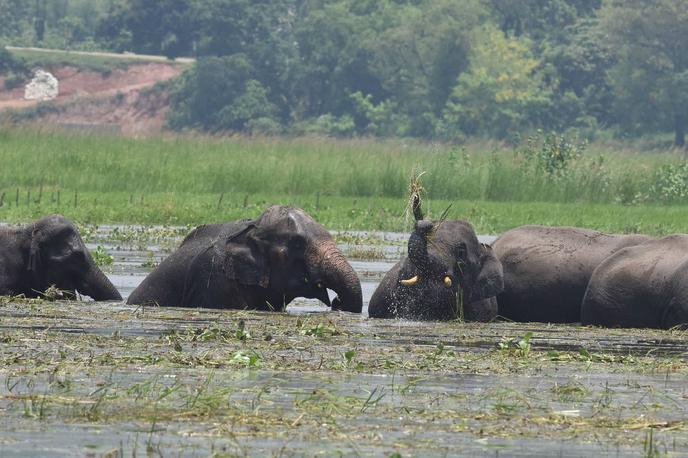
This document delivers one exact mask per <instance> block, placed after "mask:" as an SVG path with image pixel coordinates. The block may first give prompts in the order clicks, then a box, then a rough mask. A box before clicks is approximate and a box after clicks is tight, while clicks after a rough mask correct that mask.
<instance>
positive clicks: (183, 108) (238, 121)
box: [169, 54, 276, 131]
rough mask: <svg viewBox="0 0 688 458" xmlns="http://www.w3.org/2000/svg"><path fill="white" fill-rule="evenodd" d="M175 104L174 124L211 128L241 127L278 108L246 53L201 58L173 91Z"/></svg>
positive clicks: (272, 113)
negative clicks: (258, 79) (257, 76)
mask: <svg viewBox="0 0 688 458" xmlns="http://www.w3.org/2000/svg"><path fill="white" fill-rule="evenodd" d="M172 108H173V109H172V113H171V116H170V118H169V124H170V126H171V127H172V128H176V129H181V128H184V127H199V128H202V129H204V130H210V131H220V130H233V131H241V130H243V129H244V128H245V127H246V124H247V123H248V122H249V121H251V120H253V119H258V118H270V117H271V116H273V115H274V113H275V111H276V107H275V106H274V105H273V104H272V103H270V101H269V100H268V97H267V91H266V89H265V88H264V87H263V86H262V85H261V83H260V82H259V81H257V80H256V79H255V70H254V69H253V67H252V66H251V63H250V61H249V59H248V57H247V56H245V55H243V54H234V55H232V56H223V57H203V58H200V59H199V61H198V63H197V65H196V67H195V68H194V69H192V70H190V71H188V72H187V73H186V74H185V75H184V77H183V79H182V80H181V81H180V82H179V84H178V86H177V88H176V89H175V91H174V93H173V94H172Z"/></svg>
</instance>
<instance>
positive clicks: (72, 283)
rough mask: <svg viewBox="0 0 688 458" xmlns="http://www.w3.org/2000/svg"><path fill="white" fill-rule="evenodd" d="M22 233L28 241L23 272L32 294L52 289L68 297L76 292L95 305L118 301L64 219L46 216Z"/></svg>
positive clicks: (106, 279) (74, 229) (74, 231)
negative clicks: (29, 282) (27, 279)
mask: <svg viewBox="0 0 688 458" xmlns="http://www.w3.org/2000/svg"><path fill="white" fill-rule="evenodd" d="M24 231H25V238H26V239H28V240H29V241H30V242H29V244H28V245H29V250H28V262H27V267H26V268H27V270H28V271H29V273H30V276H31V290H32V292H33V293H42V292H44V291H45V290H46V289H47V288H48V287H50V286H51V285H55V286H56V287H57V288H58V289H60V290H62V291H64V292H65V293H66V294H67V296H71V297H74V295H75V291H78V292H79V293H81V294H84V295H87V296H90V297H91V298H93V299H94V300H97V301H99V300H121V299H122V296H120V294H119V292H118V291H117V289H115V287H114V285H113V284H112V283H111V282H110V280H108V278H107V277H106V276H105V274H103V272H102V271H101V270H100V269H99V268H98V266H97V265H96V263H95V261H94V260H93V257H92V256H91V253H90V252H89V251H88V249H87V248H86V246H85V245H84V242H83V240H82V239H81V236H80V235H79V231H78V229H77V228H76V226H75V225H74V224H73V223H72V222H71V221H69V220H68V219H67V218H65V217H63V216H61V215H53V216H48V217H45V218H42V219H40V220H38V221H36V222H35V223H33V224H30V225H28V226H26V227H25V228H24Z"/></svg>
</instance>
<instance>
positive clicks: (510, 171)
mask: <svg viewBox="0 0 688 458" xmlns="http://www.w3.org/2000/svg"><path fill="white" fill-rule="evenodd" d="M555 146H556V145H555ZM547 148H549V149H547ZM559 153H560V152H559V150H558V149H557V148H554V149H552V145H549V146H547V145H544V144H542V142H540V143H537V142H535V143H533V144H532V145H530V146H526V147H523V148H501V147H495V146H494V145H490V144H476V145H471V146H467V147H465V148H457V147H452V146H437V145H430V144H421V143H406V142H403V141H385V142H379V141H373V140H366V139H359V140H341V141H335V140H325V139H309V138H305V139H304V138H301V139H272V138H253V139H248V138H213V137H207V136H199V137H194V136H169V137H157V138H145V139H131V138H122V137H118V136H103V135H100V136H96V135H83V134H73V133H72V134H70V133H64V132H40V131H36V130H23V129H9V128H5V129H2V130H0V195H2V194H3V193H4V194H5V197H4V206H3V207H0V219H22V218H24V217H29V216H30V215H35V214H37V213H38V210H37V208H40V206H44V207H45V209H44V210H45V211H49V210H50V209H51V208H53V207H55V209H56V210H60V208H59V206H57V202H56V193H57V191H58V190H59V191H60V196H61V203H60V205H61V206H62V207H65V210H68V211H72V212H75V214H79V215H81V218H82V219H93V218H95V217H96V216H97V217H99V218H100V219H101V220H102V221H103V222H104V221H109V222H114V221H117V222H128V221H129V220H131V222H161V223H170V222H175V221H177V222H183V223H193V222H194V221H191V220H190V219H192V218H188V217H187V215H186V213H188V214H189V215H194V218H196V217H198V218H200V217H206V218H207V217H212V216H213V215H215V216H217V217H218V218H220V219H222V218H223V217H224V218H225V219H226V217H228V216H230V215H229V214H228V213H227V211H228V210H227V209H232V208H235V209H237V211H236V213H237V214H241V215H242V216H247V215H246V213H247V212H246V210H245V208H246V207H245V206H244V201H247V202H248V204H249V205H253V204H255V203H256V202H259V201H260V202H262V201H265V202H266V203H272V202H275V203H288V202H293V203H297V204H299V203H301V202H303V203H304V206H307V205H313V210H314V211H316V210H317V211H324V209H325V208H327V207H329V208H333V209H336V211H337V212H341V211H349V212H352V211H353V212H354V213H356V212H357V211H360V212H362V213H365V214H366V215H368V216H365V217H355V218H352V220H351V221H348V220H347V219H346V218H344V217H333V218H334V219H333V221H335V220H336V221H337V222H338V223H339V228H361V229H364V228H370V229H373V228H374V229H390V228H393V227H398V215H400V214H401V213H402V212H403V208H404V204H405V201H406V198H407V197H408V195H407V187H408V181H409V177H410V176H411V175H412V173H414V172H415V173H418V172H421V171H424V172H425V174H424V175H423V178H422V181H423V185H424V187H425V188H426V190H427V198H428V199H429V202H431V203H432V205H434V208H435V209H437V210H438V211H437V213H438V214H439V213H441V211H442V210H443V208H442V209H439V207H441V206H443V205H449V203H451V202H458V203H459V204H457V206H460V207H461V208H462V210H461V211H463V212H464V213H461V212H460V211H459V210H456V207H455V212H454V213H455V214H458V216H463V217H466V216H470V213H471V212H473V215H472V216H473V217H474V218H476V219H480V218H481V217H484V216H485V215H482V216H481V214H480V211H479V210H480V209H483V208H492V209H494V210H493V211H494V212H496V213H495V214H494V215H488V216H487V217H486V218H487V219H489V218H494V219H495V221H492V222H489V221H488V220H487V219H486V220H485V222H484V223H480V224H481V225H482V227H484V228H485V229H487V230H491V231H497V230H500V229H503V228H505V223H504V221H509V224H513V225H518V224H524V223H526V222H541V223H547V222H554V223H558V224H576V223H577V222H581V223H586V221H585V220H584V218H583V216H584V215H565V213H566V212H569V211H576V212H583V213H584V214H586V213H587V214H593V213H595V212H594V211H592V210H585V208H588V207H589V205H591V204H604V205H602V206H601V207H599V208H605V209H606V210H604V212H606V213H607V214H609V215H614V214H617V215H619V218H622V217H624V216H623V215H624V214H625V215H627V216H626V217H627V218H628V219H627V220H619V221H615V222H613V228H614V229H615V230H628V231H634V230H637V229H638V227H641V228H644V229H645V230H647V229H648V228H649V230H650V231H654V232H662V231H664V230H666V228H673V229H681V227H682V221H683V219H681V218H680V216H679V215H680V214H681V213H682V212H681V211H679V210H682V208H681V207H677V208H676V209H675V210H676V211H671V212H668V210H667V208H668V207H666V206H665V204H669V203H671V204H673V205H674V206H675V205H676V204H685V203H687V202H688V192H685V193H684V191H685V190H686V189H688V185H687V184H688V168H687V167H684V166H682V165H681V163H682V160H683V159H682V157H681V156H680V155H679V154H678V153H672V152H663V153H653V154H642V153H641V152H628V151H615V150H602V149H598V148H597V147H595V146H593V147H589V148H587V150H585V151H583V152H582V154H578V155H573V156H571V157H570V158H568V159H566V160H565V161H563V162H562V161H561V160H560V159H557V158H558V155H559ZM562 164H564V165H563V166H562ZM550 169H552V170H554V172H551V171H549V172H548V171H547V170H550ZM667 177H669V178H670V179H667ZM17 190H19V192H20V199H19V200H20V202H19V204H20V205H19V206H18V208H14V207H17V206H16V205H15V199H16V192H17ZM27 192H30V193H31V196H30V199H31V202H30V203H29V205H26V197H27V196H26V194H27ZM39 193H40V194H41V195H42V197H41V202H40V203H37V200H38V195H39ZM74 193H77V196H81V197H78V203H82V205H87V204H88V205H90V206H91V207H92V208H93V209H92V211H91V213H88V214H84V213H83V212H85V211H87V210H86V209H85V207H84V209H82V210H78V208H79V206H77V207H76V208H74V207H73V205H72V206H71V207H70V206H69V205H68V204H67V203H68V202H69V201H71V200H72V199H73V195H74ZM220 196H223V197H222V201H220ZM259 196H262V197H259ZM141 198H143V204H141ZM316 201H317V203H318V205H316ZM105 202H109V204H108V205H115V207H116V209H113V210H108V208H106V207H103V208H101V209H100V210H98V208H100V207H102V206H103V205H105ZM136 202H138V203H139V204H140V205H139V207H140V208H139V207H137V206H136V205H134V203H136ZM153 202H156V204H155V205H157V207H150V206H148V205H153ZM218 202H219V204H220V205H219V206H218V205H217V204H218ZM353 202H356V204H355V205H354V204H353ZM487 202H493V203H494V205H487ZM534 202H540V203H550V204H553V203H556V204H557V205H558V207H556V208H559V210H552V211H553V213H554V214H557V215H559V217H558V219H557V221H547V218H546V215H547V212H546V211H544V210H542V207H541V206H540V207H538V205H535V204H534ZM516 203H519V204H518V205H516ZM619 204H623V205H625V206H626V207H627V208H629V209H630V210H629V211H626V210H624V211H616V210H614V211H612V210H611V209H617V208H618V209H619V210H623V208H625V207H622V206H621V205H619ZM657 204H661V205H662V206H659V207H657V206H656V205H657ZM51 205H52V206H53V207H50V206H51ZM185 205H187V206H188V209H187V208H186V207H185ZM628 205H632V207H628ZM567 206H568V207H567ZM23 207H27V208H26V209H22V208H23ZM316 207H317V208H316ZM512 207H513V208H515V209H518V210H517V211H518V212H519V215H520V216H519V218H520V220H516V219H514V217H512V216H509V215H508V212H509V209H510V208H512ZM545 207H547V205H546V206H545ZM564 207H566V208H567V209H564V210H561V208H564ZM652 207H654V208H656V210H657V211H656V212H654V211H652V212H651V211H649V210H647V209H649V208H652ZM535 208H540V209H541V210H539V211H537V212H535V213H533V214H532V215H530V216H528V215H529V213H528V212H529V211H530V210H529V209H535ZM548 208H550V209H553V208H555V206H554V205H549V206H548ZM574 208H575V209H576V210H574ZM70 209H71V210H70ZM127 209H129V210H127ZM166 209H167V210H166ZM380 209H382V210H381V212H380ZM476 209H477V210H476ZM644 209H645V210H644ZM255 210H256V211H258V208H256V209H255ZM333 211H334V210H333ZM376 211H378V213H379V214H378V215H375V212H376ZM127 212H129V213H130V217H127V215H128V213H127ZM476 212H477V213H476ZM624 212H625V213H624ZM643 212H644V213H649V214H653V215H655V214H657V215H658V214H666V215H669V216H671V217H673V218H674V219H675V218H679V221H673V220H670V219H667V218H664V217H661V218H659V217H655V219H657V218H659V220H661V222H660V223H658V226H660V227H661V228H660V229H656V228H655V229H653V228H651V225H652V222H651V221H647V220H645V218H643V217H642V214H643ZM531 213H532V212H531ZM232 214H233V213H232ZM631 214H633V215H635V216H632V217H631V216H630V215H631ZM3 215H4V216H3ZM221 215H224V216H221ZM391 215H394V218H396V219H395V220H392V219H390V218H391ZM359 216H360V215H359ZM535 216H538V217H539V218H540V219H539V220H537V219H535ZM579 216H580V217H579ZM375 218H378V219H380V220H383V219H387V220H389V221H385V222H381V223H380V224H375ZM581 218H583V219H581ZM497 220H498V221H497ZM579 220H580V221H579ZM395 221H397V222H395ZM637 221H642V224H640V226H638V223H637ZM199 222H204V221H199ZM588 223H590V222H588ZM587 225H588V226H600V227H601V228H607V227H606V226H605V224H604V222H603V221H597V223H596V224H592V223H590V224H587Z"/></svg>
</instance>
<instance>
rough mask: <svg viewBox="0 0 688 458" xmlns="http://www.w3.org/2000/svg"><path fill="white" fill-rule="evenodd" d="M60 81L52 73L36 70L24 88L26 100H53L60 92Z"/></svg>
mask: <svg viewBox="0 0 688 458" xmlns="http://www.w3.org/2000/svg"><path fill="white" fill-rule="evenodd" d="M58 86H59V83H58V82H57V78H55V77H54V76H53V75H51V74H50V73H48V72H46V71H43V70H36V72H35V73H34V75H33V78H32V79H31V81H30V82H29V83H28V84H27V85H26V87H25V88H24V98H25V99H26V100H52V99H54V98H55V97H57V95H58V93H59V87H58Z"/></svg>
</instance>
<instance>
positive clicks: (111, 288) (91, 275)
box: [77, 261, 122, 301]
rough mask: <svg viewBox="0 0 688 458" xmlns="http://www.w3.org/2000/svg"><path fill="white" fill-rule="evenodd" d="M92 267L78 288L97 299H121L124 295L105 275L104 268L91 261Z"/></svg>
mask: <svg viewBox="0 0 688 458" xmlns="http://www.w3.org/2000/svg"><path fill="white" fill-rule="evenodd" d="M89 264H91V267H90V268H89V269H88V271H87V272H86V273H85V274H84V276H83V281H82V282H81V286H80V287H78V288H77V290H78V291H79V292H80V293H82V294H85V295H87V296H90V297H91V298H92V299H93V300H95V301H121V300H122V295H121V294H120V293H119V291H117V288H115V285H113V284H112V282H111V281H110V280H109V279H108V278H107V277H106V276H105V274H104V273H103V271H102V270H100V269H99V268H98V266H96V265H95V263H94V262H93V261H91V262H90V263H89Z"/></svg>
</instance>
